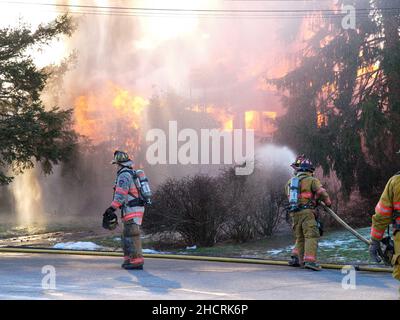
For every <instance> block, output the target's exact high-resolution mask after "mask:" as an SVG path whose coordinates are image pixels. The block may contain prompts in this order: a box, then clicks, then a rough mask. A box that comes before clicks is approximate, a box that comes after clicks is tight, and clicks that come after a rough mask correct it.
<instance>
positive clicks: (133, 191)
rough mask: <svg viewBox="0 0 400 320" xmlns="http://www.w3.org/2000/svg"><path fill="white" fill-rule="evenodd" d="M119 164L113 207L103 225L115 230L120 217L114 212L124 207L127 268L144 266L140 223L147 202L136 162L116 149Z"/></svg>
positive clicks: (122, 215) (116, 160) (124, 241)
mask: <svg viewBox="0 0 400 320" xmlns="http://www.w3.org/2000/svg"><path fill="white" fill-rule="evenodd" d="M111 163H112V164H116V165H117V166H118V171H117V178H116V181H115V186H114V196H113V201H112V203H111V206H110V207H109V208H108V209H107V210H106V212H105V213H104V217H103V226H104V227H105V228H106V229H111V230H112V229H115V227H116V225H117V223H118V222H117V217H116V215H115V211H116V210H117V209H121V220H122V221H123V225H124V227H123V234H122V238H121V240H122V247H123V251H124V262H123V264H122V266H121V267H122V268H124V269H138V270H141V269H143V264H144V259H143V254H142V243H141V239H140V225H141V224H142V219H143V214H144V205H145V201H144V200H143V199H142V197H141V196H140V193H139V192H140V184H138V179H137V178H136V171H134V170H133V162H132V160H131V159H130V158H129V155H128V154H127V153H126V152H123V151H115V152H114V159H113V161H112V162H111Z"/></svg>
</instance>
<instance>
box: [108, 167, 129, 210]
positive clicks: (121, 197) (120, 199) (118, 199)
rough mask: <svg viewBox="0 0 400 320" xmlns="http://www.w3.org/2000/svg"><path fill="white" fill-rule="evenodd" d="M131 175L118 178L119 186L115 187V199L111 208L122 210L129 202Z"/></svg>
mask: <svg viewBox="0 0 400 320" xmlns="http://www.w3.org/2000/svg"><path fill="white" fill-rule="evenodd" d="M130 179H131V178H130V175H129V173H124V172H123V173H121V174H120V175H119V176H118V180H117V184H116V186H115V193H114V199H113V201H112V203H111V206H112V207H113V208H115V209H118V208H120V207H121V206H123V205H124V204H125V203H127V201H128V192H129V186H130V183H131V182H130Z"/></svg>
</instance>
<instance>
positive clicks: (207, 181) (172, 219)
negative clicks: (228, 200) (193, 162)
mask: <svg viewBox="0 0 400 320" xmlns="http://www.w3.org/2000/svg"><path fill="white" fill-rule="evenodd" d="M225 218H226V208H225V207H224V202H223V199H222V189H221V184H219V183H218V179H217V178H215V177H210V176H204V175H196V176H193V177H186V178H183V179H180V180H176V179H169V180H167V181H166V182H165V183H163V184H162V185H161V186H159V188H158V189H157V190H156V192H155V195H154V205H153V206H152V207H151V208H150V209H149V210H148V212H147V213H146V219H145V223H144V228H145V229H146V230H147V231H149V232H165V231H168V232H178V233H179V234H180V235H181V236H182V238H183V240H184V242H185V244H186V245H194V244H196V245H199V246H213V245H214V244H215V243H216V241H217V235H218V232H219V229H220V226H221V224H222V223H223V221H224V219H225Z"/></svg>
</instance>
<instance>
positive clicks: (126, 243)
mask: <svg viewBox="0 0 400 320" xmlns="http://www.w3.org/2000/svg"><path fill="white" fill-rule="evenodd" d="M122 244H123V249H124V259H125V260H124V263H123V264H122V265H121V267H122V268H124V269H127V270H142V269H143V263H144V259H143V255H142V243H141V239H140V228H139V226H138V225H137V224H135V223H134V222H133V221H132V220H130V221H127V222H125V223H124V231H123V236H122Z"/></svg>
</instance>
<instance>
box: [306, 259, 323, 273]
mask: <svg viewBox="0 0 400 320" xmlns="http://www.w3.org/2000/svg"><path fill="white" fill-rule="evenodd" d="M304 268H306V269H311V270H314V271H320V270H321V269H322V268H321V266H320V265H319V264H318V263H316V262H311V261H306V262H304Z"/></svg>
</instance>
